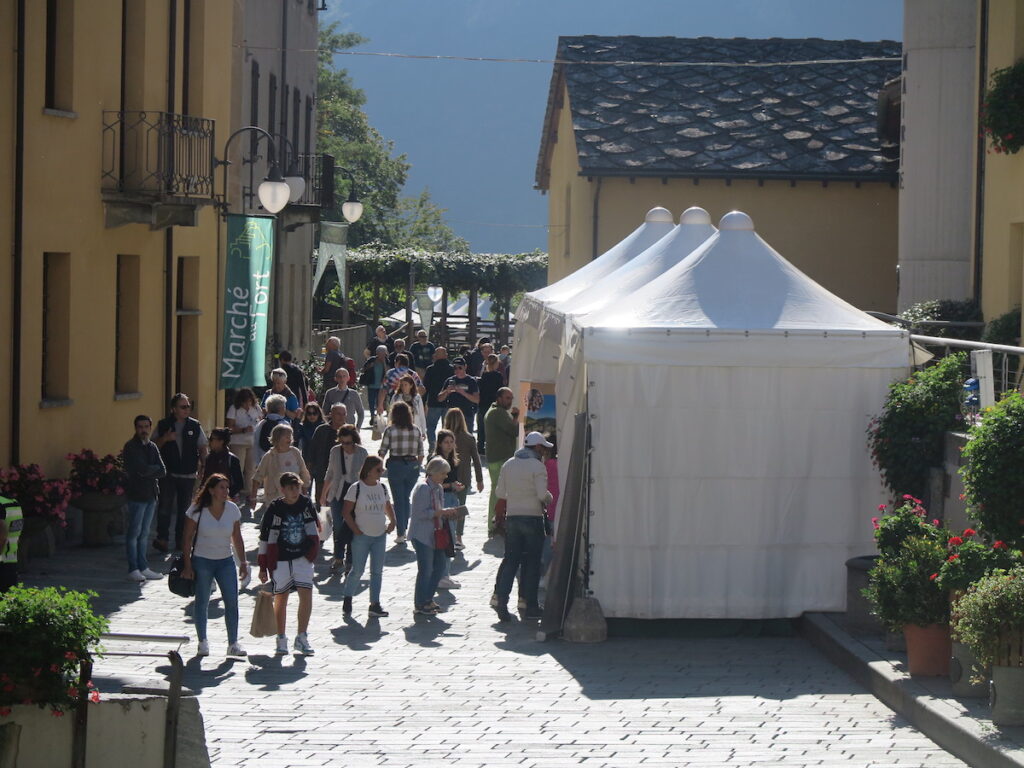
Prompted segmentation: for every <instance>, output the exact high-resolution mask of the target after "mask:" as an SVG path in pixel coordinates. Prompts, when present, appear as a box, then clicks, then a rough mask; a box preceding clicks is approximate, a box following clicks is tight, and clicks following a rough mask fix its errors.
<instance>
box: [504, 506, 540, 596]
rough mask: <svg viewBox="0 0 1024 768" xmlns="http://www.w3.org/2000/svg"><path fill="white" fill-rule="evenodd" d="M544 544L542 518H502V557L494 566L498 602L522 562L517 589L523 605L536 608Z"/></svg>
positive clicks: (509, 591) (509, 588)
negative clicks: (524, 602) (496, 567)
mask: <svg viewBox="0 0 1024 768" xmlns="http://www.w3.org/2000/svg"><path fill="white" fill-rule="evenodd" d="M543 548H544V521H543V520H542V519H541V518H540V517H532V516H527V515H516V516H513V517H508V518H505V557H504V558H503V559H502V561H501V565H500V566H498V577H497V579H495V582H494V591H495V592H496V593H497V595H498V602H499V603H508V596H509V595H510V594H511V593H512V584H513V583H514V582H515V579H516V572H517V571H518V570H519V568H520V566H522V569H523V571H522V573H521V574H520V576H519V592H520V594H521V595H522V596H523V599H525V600H526V605H527V606H528V607H530V608H536V607H537V605H538V603H537V589H538V587H539V586H540V558H541V550H542V549H543Z"/></svg>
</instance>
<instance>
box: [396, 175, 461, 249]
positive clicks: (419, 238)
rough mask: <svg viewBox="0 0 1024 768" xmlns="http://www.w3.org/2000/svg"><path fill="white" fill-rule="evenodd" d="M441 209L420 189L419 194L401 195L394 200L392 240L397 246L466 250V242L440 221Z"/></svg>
mask: <svg viewBox="0 0 1024 768" xmlns="http://www.w3.org/2000/svg"><path fill="white" fill-rule="evenodd" d="M444 213H445V209H444V208H442V207H441V206H439V205H438V204H437V203H435V202H434V201H433V200H432V199H431V197H430V189H429V188H424V190H423V191H422V192H421V193H420V194H419V197H403V198H402V199H401V200H400V201H399V203H398V216H397V218H396V220H395V227H394V238H393V242H394V244H395V245H396V246H398V247H400V248H423V249H425V250H429V251H455V252H458V253H468V252H469V243H468V242H466V241H465V240H464V239H463V238H461V237H459V236H458V235H456V234H455V232H454V231H453V230H452V228H451V227H450V226H448V223H447V222H445V220H444Z"/></svg>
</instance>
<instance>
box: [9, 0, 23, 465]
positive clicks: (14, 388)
mask: <svg viewBox="0 0 1024 768" xmlns="http://www.w3.org/2000/svg"><path fill="white" fill-rule="evenodd" d="M17 25H18V29H17V32H16V36H17V42H16V45H17V47H18V55H17V65H16V68H17V75H16V80H17V85H16V86H15V88H16V94H15V109H14V211H13V213H14V233H13V238H12V243H11V247H12V253H11V261H12V262H13V267H14V270H13V271H14V275H13V279H12V281H11V325H12V328H11V330H12V332H13V333H12V336H13V338H12V343H11V403H10V406H11V463H12V464H20V463H21V401H22V397H21V333H22V330H21V329H22V322H21V288H22V272H23V269H22V266H23V264H22V247H23V243H22V241H23V237H24V232H23V227H22V218H23V216H24V211H25V0H18V21H17Z"/></svg>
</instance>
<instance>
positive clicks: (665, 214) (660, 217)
mask: <svg viewBox="0 0 1024 768" xmlns="http://www.w3.org/2000/svg"><path fill="white" fill-rule="evenodd" d="M644 221H660V222H667V223H669V224H671V223H672V211H670V210H669V209H668V208H662V207H660V206H659V207H657V208H651V210H649V211H648V212H647V215H646V216H644Z"/></svg>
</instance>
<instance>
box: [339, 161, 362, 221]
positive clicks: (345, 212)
mask: <svg viewBox="0 0 1024 768" xmlns="http://www.w3.org/2000/svg"><path fill="white" fill-rule="evenodd" d="M334 170H335V172H337V171H341V172H342V173H344V174H345V175H347V176H348V180H349V186H348V200H346V201H345V202H344V203H342V204H341V215H342V216H344V217H345V221H347V222H348V223H349V224H355V223H356V222H357V221H359V219H360V217H361V216H362V215H363V204H362V203H360V202H359V199H358V198H357V197H356V177H355V176H353V175H352V171H350V170H349V169H348V168H343V167H341V166H340V165H336V166H334Z"/></svg>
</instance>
